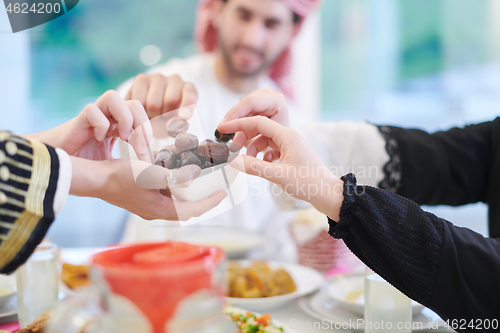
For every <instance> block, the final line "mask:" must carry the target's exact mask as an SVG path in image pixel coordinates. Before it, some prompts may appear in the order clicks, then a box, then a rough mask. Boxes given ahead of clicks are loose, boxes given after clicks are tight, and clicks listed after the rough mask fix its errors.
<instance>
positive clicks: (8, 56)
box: [0, 9, 32, 133]
mask: <svg viewBox="0 0 500 333" xmlns="http://www.w3.org/2000/svg"><path fill="white" fill-rule="evenodd" d="M29 52H30V46H29V34H28V33H26V32H19V33H17V34H13V33H12V30H11V27H10V23H9V19H8V16H7V12H6V11H4V10H3V9H0V128H1V129H6V130H11V131H15V132H18V133H19V132H20V133H26V132H28V131H29V130H30V128H31V124H32V121H31V118H30V116H29V113H28V107H29V98H30V58H29V56H30V53H29Z"/></svg>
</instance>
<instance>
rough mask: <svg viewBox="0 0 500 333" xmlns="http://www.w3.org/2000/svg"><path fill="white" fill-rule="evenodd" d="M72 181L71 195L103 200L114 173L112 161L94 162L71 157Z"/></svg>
mask: <svg viewBox="0 0 500 333" xmlns="http://www.w3.org/2000/svg"><path fill="white" fill-rule="evenodd" d="M70 159H71V163H72V168H73V170H72V174H73V175H72V179H71V188H70V192H69V193H70V194H71V195H76V196H81V197H94V198H101V195H102V193H103V191H104V190H105V188H106V184H107V183H109V179H110V178H111V175H112V173H113V168H112V166H111V163H110V161H92V160H87V159H83V158H79V157H74V156H70Z"/></svg>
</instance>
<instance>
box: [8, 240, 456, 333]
mask: <svg viewBox="0 0 500 333" xmlns="http://www.w3.org/2000/svg"><path fill="white" fill-rule="evenodd" d="M100 250H102V249H101V248H74V249H62V251H61V259H63V261H64V262H70V263H73V264H82V263H84V262H85V261H86V260H87V258H88V256H89V255H90V254H92V253H95V252H98V251H100ZM305 297H309V296H305ZM268 313H269V314H270V315H271V318H273V319H274V320H277V321H279V322H280V323H281V324H282V325H283V326H284V327H285V329H286V332H287V333H319V332H339V333H345V332H362V331H359V330H357V331H356V330H343V329H335V328H334V329H329V328H328V329H327V328H321V326H322V325H321V324H322V322H321V320H319V319H317V318H314V317H311V316H310V315H308V314H307V313H305V312H304V311H303V310H302V309H301V308H300V307H299V305H298V300H295V301H293V302H291V303H290V304H288V305H286V306H284V307H280V308H277V309H273V310H270V311H268ZM15 319H16V317H15V316H11V317H8V318H2V319H0V323H2V322H8V321H12V320H15ZM419 332H422V333H425V332H429V333H430V332H434V333H442V332H446V333H449V332H454V331H453V330H451V329H446V328H440V329H436V330H428V331H419Z"/></svg>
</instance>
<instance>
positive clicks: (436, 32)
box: [0, 0, 500, 247]
mask: <svg viewBox="0 0 500 333" xmlns="http://www.w3.org/2000/svg"><path fill="white" fill-rule="evenodd" d="M196 3H197V0H169V1H165V0H142V1H127V2H124V1H120V0H99V1H97V0H82V1H80V3H79V4H78V6H77V7H76V8H75V9H73V10H72V11H71V12H69V13H68V14H66V15H64V16H62V17H60V18H58V19H56V20H54V21H51V22H49V23H47V24H44V25H42V26H39V27H36V28H33V29H30V30H28V31H25V32H20V33H17V34H12V32H11V30H10V26H9V23H8V19H7V14H6V12H5V11H3V10H0V119H1V120H0V121H1V124H2V126H1V128H2V129H8V130H11V131H15V132H18V133H30V132H36V131H41V130H45V129H48V128H51V127H54V126H56V125H58V124H60V123H62V122H64V121H67V120H68V119H70V118H72V117H74V116H75V115H76V114H77V113H78V112H79V111H80V110H82V109H83V107H84V106H85V105H86V104H88V103H90V102H94V101H95V99H96V98H97V97H98V96H99V95H101V94H102V93H103V92H104V91H106V90H108V89H114V88H116V87H117V86H118V85H119V84H120V83H122V82H123V81H124V80H126V79H127V78H130V77H132V76H134V75H136V74H138V73H140V72H144V71H146V70H147V69H148V68H149V67H150V66H153V65H156V64H160V63H163V62H166V61H168V60H169V59H170V58H172V57H187V56H190V55H193V54H194V53H195V52H196V49H195V45H194V43H193V40H192V33H193V26H194V21H195V15H194V14H195V8H196ZM298 45H299V46H296V48H295V49H296V56H297V59H299V60H300V61H297V62H296V68H294V72H295V77H296V81H297V82H298V83H299V87H298V88H299V89H297V91H298V92H299V93H298V96H297V104H298V105H299V107H300V109H301V110H302V111H303V112H309V113H311V114H312V115H313V116H314V117H315V118H316V119H318V120H327V121H340V120H353V121H369V122H372V123H375V124H392V125H398V126H404V127H414V128H422V129H425V130H428V131H436V130H440V129H447V128H449V127H451V126H462V125H464V124H467V123H475V122H480V121H485V120H491V119H493V118H494V117H495V116H496V115H498V114H500V94H499V92H500V62H499V61H500V2H499V1H497V0H325V1H324V4H323V7H322V8H321V10H320V11H318V13H316V14H315V15H313V16H312V17H311V19H310V20H309V21H308V22H307V24H306V27H305V29H304V31H303V33H302V35H301V36H299V40H298ZM299 77H300V78H301V80H298V78H299ZM425 208H426V209H429V210H432V211H433V212H435V213H436V214H438V215H440V216H442V217H444V218H447V219H450V220H451V221H453V222H454V223H455V224H458V225H463V226H467V227H470V228H472V229H474V230H476V231H478V232H481V233H483V234H486V208H485V206H484V205H482V204H475V205H468V206H466V207H462V208H448V207H432V208H429V207H425ZM126 217H127V212H126V211H124V210H121V209H119V208H116V207H112V206H111V205H108V204H106V203H104V202H102V201H99V200H94V199H88V198H75V197H70V198H69V199H68V202H67V205H66V207H65V208H64V210H63V212H62V213H61V215H60V216H59V217H58V219H57V223H56V224H55V225H54V226H53V227H52V228H51V229H50V232H49V235H48V237H49V238H51V239H52V240H54V241H55V242H56V243H58V244H59V245H60V246H65V247H72V246H102V245H108V244H112V243H116V242H117V241H118V240H119V239H120V237H121V233H122V231H123V227H124V224H125V220H126Z"/></svg>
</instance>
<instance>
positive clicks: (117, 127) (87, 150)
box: [28, 90, 152, 161]
mask: <svg viewBox="0 0 500 333" xmlns="http://www.w3.org/2000/svg"><path fill="white" fill-rule="evenodd" d="M28 136H29V137H30V138H33V139H36V140H39V141H42V142H44V143H46V144H49V145H51V146H53V147H58V148H62V149H64V150H65V151H66V152H67V153H68V154H70V155H73V156H78V157H82V158H87V159H91V160H107V159H111V158H112V155H111V153H112V150H113V145H114V143H115V141H116V139H117V138H118V137H120V138H121V139H122V140H124V141H127V142H129V143H130V144H131V145H132V147H133V148H134V150H135V152H136V154H137V156H138V158H139V159H141V160H144V161H149V160H150V156H149V153H148V146H149V142H150V141H151V139H152V129H151V125H150V123H149V119H148V117H147V115H146V112H145V111H144V108H143V107H142V105H141V104H140V103H139V102H138V101H127V102H125V101H124V100H123V99H122V98H121V97H120V96H119V95H118V93H117V92H115V91H113V90H110V91H107V92H106V93H104V94H103V95H102V96H101V97H99V98H98V99H97V100H96V102H95V103H94V104H89V105H87V106H86V107H85V108H84V109H83V111H82V112H80V114H78V116H76V117H75V118H73V119H71V120H70V121H68V122H66V123H64V124H62V125H60V126H58V127H56V128H53V129H50V130H48V131H45V132H41V133H37V134H31V135H28Z"/></svg>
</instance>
